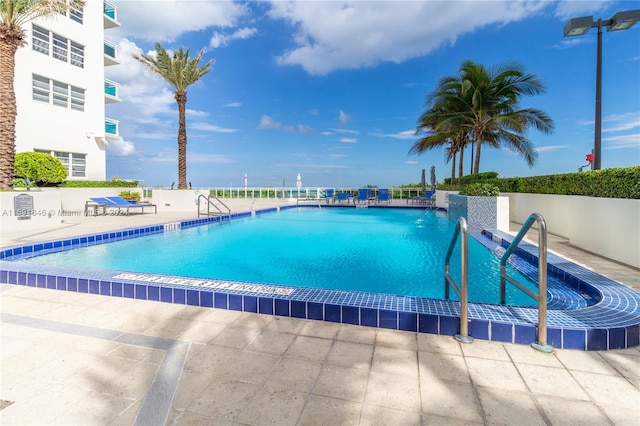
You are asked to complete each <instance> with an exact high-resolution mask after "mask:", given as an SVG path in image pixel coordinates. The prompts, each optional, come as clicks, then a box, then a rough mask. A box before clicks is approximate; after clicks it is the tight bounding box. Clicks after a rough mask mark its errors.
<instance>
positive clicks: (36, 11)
mask: <svg viewBox="0 0 640 426" xmlns="http://www.w3.org/2000/svg"><path fill="white" fill-rule="evenodd" d="M83 5H84V2H83V1H75V0H72V1H70V2H69V1H68V0H0V190H12V189H13V162H14V159H15V154H16V116H17V114H18V108H17V105H16V93H15V90H14V86H13V80H14V77H15V70H16V52H17V51H18V49H19V48H20V47H22V46H24V45H25V44H26V41H25V38H26V33H25V31H24V29H23V28H22V26H23V25H24V24H26V23H28V22H30V21H32V20H34V19H36V18H41V17H44V16H49V15H53V14H56V13H65V12H66V11H67V10H69V9H73V8H78V7H82V6H83Z"/></svg>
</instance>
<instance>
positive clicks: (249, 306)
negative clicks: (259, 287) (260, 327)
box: [243, 295, 258, 313]
mask: <svg viewBox="0 0 640 426" xmlns="http://www.w3.org/2000/svg"><path fill="white" fill-rule="evenodd" d="M243 306H244V311H245V312H254V313H257V312H258V298H257V297H256V296H247V295H245V296H244V305H243Z"/></svg>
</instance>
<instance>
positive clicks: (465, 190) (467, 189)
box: [460, 182, 500, 197]
mask: <svg viewBox="0 0 640 426" xmlns="http://www.w3.org/2000/svg"><path fill="white" fill-rule="evenodd" d="M460 195H470V196H474V197H497V196H498V195H500V189H499V188H498V187H497V186H496V185H493V184H490V183H480V182H476V183H471V184H469V185H465V186H463V187H462V189H461V190H460Z"/></svg>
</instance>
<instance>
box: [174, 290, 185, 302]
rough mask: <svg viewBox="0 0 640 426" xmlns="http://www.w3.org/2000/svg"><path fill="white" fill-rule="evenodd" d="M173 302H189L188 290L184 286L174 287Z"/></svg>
mask: <svg viewBox="0 0 640 426" xmlns="http://www.w3.org/2000/svg"><path fill="white" fill-rule="evenodd" d="M173 303H177V304H179V305H186V304H187V291H186V290H185V289H183V288H174V289H173Z"/></svg>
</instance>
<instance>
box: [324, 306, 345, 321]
mask: <svg viewBox="0 0 640 426" xmlns="http://www.w3.org/2000/svg"><path fill="white" fill-rule="evenodd" d="M340 310H341V309H340V305H333V304H329V303H327V304H326V305H324V320H325V321H330V322H341V320H342V318H341V317H340Z"/></svg>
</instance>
